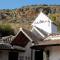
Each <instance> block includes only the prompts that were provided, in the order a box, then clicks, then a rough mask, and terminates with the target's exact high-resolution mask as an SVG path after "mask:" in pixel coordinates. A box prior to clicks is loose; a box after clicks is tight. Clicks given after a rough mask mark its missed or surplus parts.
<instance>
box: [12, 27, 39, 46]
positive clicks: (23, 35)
mask: <svg viewBox="0 0 60 60" xmlns="http://www.w3.org/2000/svg"><path fill="white" fill-rule="evenodd" d="M29 41H31V42H33V43H35V44H38V43H39V41H40V39H39V38H37V36H35V35H34V34H33V33H32V32H31V31H29V30H26V29H23V28H20V30H19V32H18V33H17V35H16V36H15V38H14V39H13V41H12V42H11V44H12V45H18V46H22V47H25V46H26V45H27V44H28V42H29Z"/></svg>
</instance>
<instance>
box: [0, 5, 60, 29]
mask: <svg viewBox="0 0 60 60" xmlns="http://www.w3.org/2000/svg"><path fill="white" fill-rule="evenodd" d="M41 10H42V11H43V12H44V13H45V14H47V15H49V17H50V18H51V19H52V20H53V21H54V22H55V23H56V24H57V26H58V29H59V30H60V28H59V27H60V5H58V6H57V5H54V6H53V5H51V6H48V5H31V6H25V7H22V8H18V9H11V10H10V9H3V10H0V23H9V24H11V25H12V27H13V28H15V29H19V28H20V27H23V28H27V29H31V23H32V22H33V21H34V20H35V18H36V17H37V15H38V14H39V13H40V11H41Z"/></svg>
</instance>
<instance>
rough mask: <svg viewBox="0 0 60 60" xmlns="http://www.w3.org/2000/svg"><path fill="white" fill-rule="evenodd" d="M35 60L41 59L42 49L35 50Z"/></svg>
mask: <svg viewBox="0 0 60 60" xmlns="http://www.w3.org/2000/svg"><path fill="white" fill-rule="evenodd" d="M35 60H43V51H42V50H36V51H35Z"/></svg>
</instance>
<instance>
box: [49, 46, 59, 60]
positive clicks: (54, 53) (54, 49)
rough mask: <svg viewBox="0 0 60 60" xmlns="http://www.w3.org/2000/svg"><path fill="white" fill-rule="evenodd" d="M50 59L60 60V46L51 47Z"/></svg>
mask: <svg viewBox="0 0 60 60" xmlns="http://www.w3.org/2000/svg"><path fill="white" fill-rule="evenodd" d="M49 51H50V55H49V60H60V46H53V47H49Z"/></svg>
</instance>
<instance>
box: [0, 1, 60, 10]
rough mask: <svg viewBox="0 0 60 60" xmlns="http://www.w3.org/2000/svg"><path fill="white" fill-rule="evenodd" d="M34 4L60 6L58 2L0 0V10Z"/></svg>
mask: <svg viewBox="0 0 60 60" xmlns="http://www.w3.org/2000/svg"><path fill="white" fill-rule="evenodd" d="M36 4H37V5H39V4H48V5H51V4H52V5H54V4H56V5H60V0H0V9H15V8H20V7H23V6H27V5H36Z"/></svg>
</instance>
